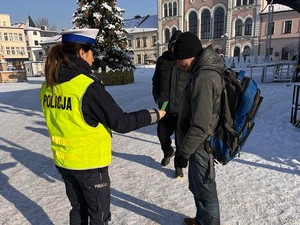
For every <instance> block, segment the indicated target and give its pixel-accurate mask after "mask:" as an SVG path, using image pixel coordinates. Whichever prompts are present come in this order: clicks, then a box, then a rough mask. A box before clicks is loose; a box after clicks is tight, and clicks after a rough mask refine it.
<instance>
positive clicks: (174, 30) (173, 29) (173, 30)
mask: <svg viewBox="0 0 300 225" xmlns="http://www.w3.org/2000/svg"><path fill="white" fill-rule="evenodd" d="M176 30H177V29H176V28H175V27H173V28H172V35H173V34H174V33H175V32H176Z"/></svg>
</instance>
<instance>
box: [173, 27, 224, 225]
mask: <svg viewBox="0 0 300 225" xmlns="http://www.w3.org/2000/svg"><path fill="white" fill-rule="evenodd" d="M174 56H175V58H176V60H177V65H178V67H179V68H180V69H181V70H184V71H186V72H190V77H189V80H188V81H187V86H186V87H185V89H184V91H183V96H182V105H181V109H180V111H179V118H178V125H177V142H178V145H179V148H180V152H179V153H178V157H177V158H176V164H177V165H178V166H180V167H187V165H188V162H189V170H188V180H189V189H190V191H191V192H192V193H193V195H194V199H195V204H196V208H197V212H196V217H195V218H185V219H184V223H185V224H187V225H219V224H220V211H219V201H218V195H217V189H216V182H215V168H214V165H213V159H212V154H209V153H208V152H207V151H206V150H205V141H206V139H207V137H208V136H209V135H211V134H212V133H214V130H215V128H216V127H217V125H218V122H219V112H220V107H221V105H220V104H221V94H222V89H223V78H222V76H221V75H220V74H219V73H218V71H217V70H220V71H223V70H224V69H225V64H224V62H223V60H222V59H221V58H220V57H219V55H218V54H217V53H216V52H215V51H214V49H213V48H212V46H208V47H207V48H202V44H201V42H200V40H199V38H198V37H197V36H196V35H195V34H193V33H191V32H184V33H182V34H181V35H180V36H179V38H178V40H177V42H176V43H175V47H174ZM214 68H217V70H215V69H214Z"/></svg>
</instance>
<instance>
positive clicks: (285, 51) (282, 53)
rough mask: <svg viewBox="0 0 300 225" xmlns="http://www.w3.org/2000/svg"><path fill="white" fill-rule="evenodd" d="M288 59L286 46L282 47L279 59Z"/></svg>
mask: <svg viewBox="0 0 300 225" xmlns="http://www.w3.org/2000/svg"><path fill="white" fill-rule="evenodd" d="M288 59H289V51H288V48H287V47H283V48H282V50H281V60H288Z"/></svg>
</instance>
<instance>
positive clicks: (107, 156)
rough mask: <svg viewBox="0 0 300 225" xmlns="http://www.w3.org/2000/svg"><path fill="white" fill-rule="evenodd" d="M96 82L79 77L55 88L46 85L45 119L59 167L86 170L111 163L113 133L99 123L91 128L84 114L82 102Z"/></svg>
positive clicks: (43, 96)
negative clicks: (91, 85) (87, 91)
mask: <svg viewBox="0 0 300 225" xmlns="http://www.w3.org/2000/svg"><path fill="white" fill-rule="evenodd" d="M91 83H93V79H91V78H89V77H87V76H85V75H82V74H81V75H78V76H76V77H75V78H73V79H72V80H70V81H68V82H65V83H62V84H59V85H55V86H54V87H53V91H52V89H51V88H50V87H47V85H46V83H44V84H43V85H42V88H41V91H40V101H41V106H42V110H43V113H44V116H45V120H46V124H47V127H48V131H49V135H50V138H51V148H52V152H53V158H54V162H55V164H56V165H57V166H59V167H63V168H67V169H74V170H84V169H93V168H99V167H105V166H108V165H109V164H110V163H111V158H112V152H111V132H110V129H109V128H108V127H106V126H104V125H103V124H101V123H99V124H98V126H97V127H92V126H90V125H88V124H87V123H86V122H85V120H84V118H83V114H82V98H83V95H84V93H85V91H86V89H87V88H88V86H89V85H90V84H91Z"/></svg>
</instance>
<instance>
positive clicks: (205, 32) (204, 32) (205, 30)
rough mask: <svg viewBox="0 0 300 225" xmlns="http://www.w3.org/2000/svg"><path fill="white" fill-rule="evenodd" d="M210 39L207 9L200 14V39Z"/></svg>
mask: <svg viewBox="0 0 300 225" xmlns="http://www.w3.org/2000/svg"><path fill="white" fill-rule="evenodd" d="M209 38H210V12H209V10H208V9H205V10H203V12H202V14H201V39H209Z"/></svg>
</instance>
